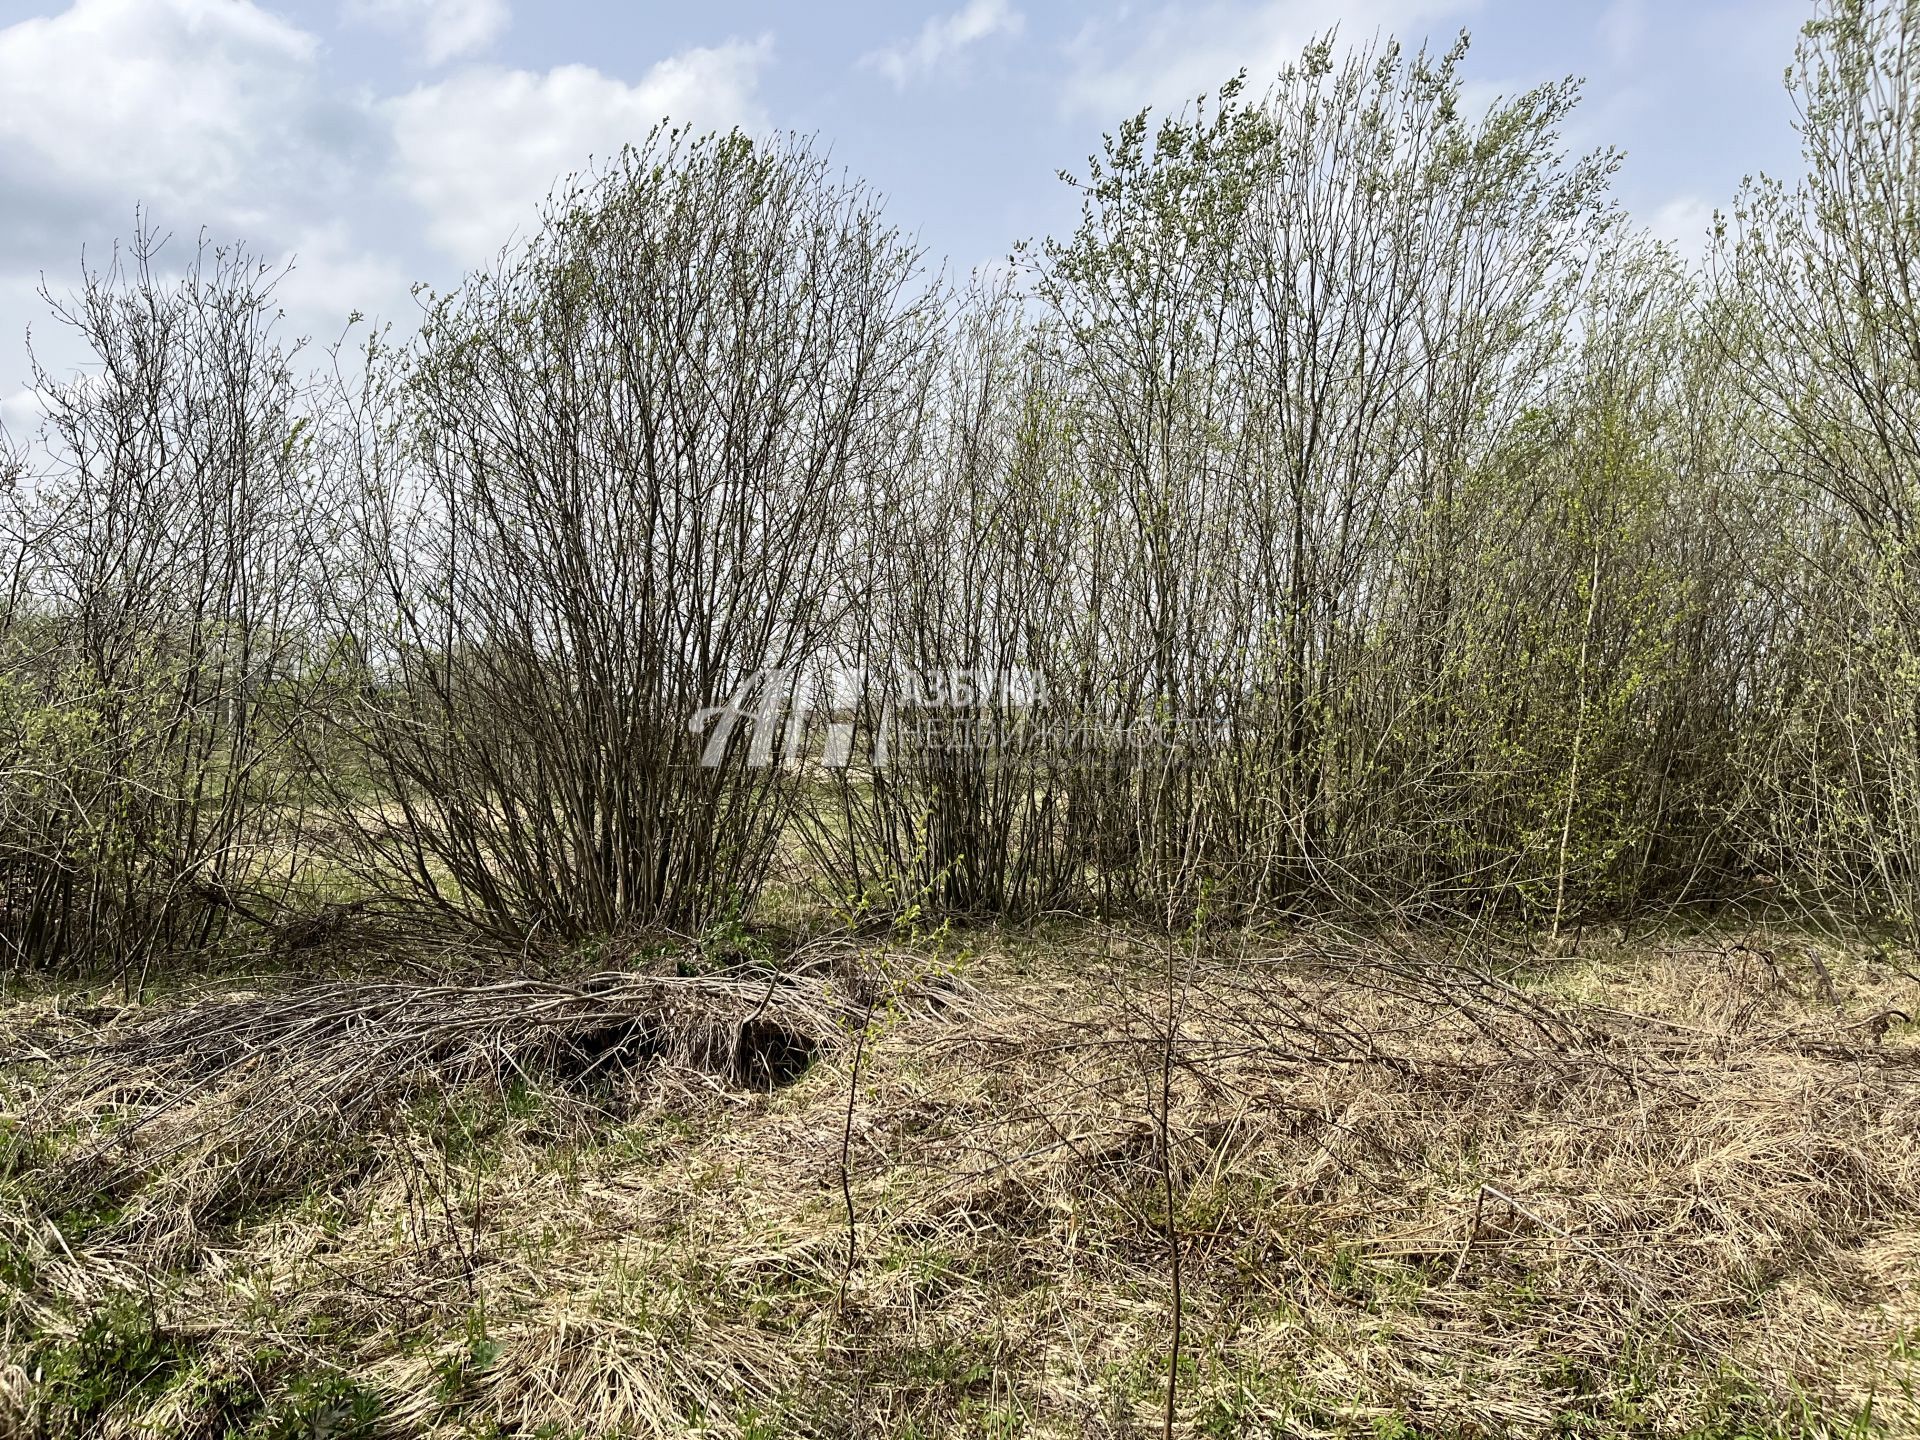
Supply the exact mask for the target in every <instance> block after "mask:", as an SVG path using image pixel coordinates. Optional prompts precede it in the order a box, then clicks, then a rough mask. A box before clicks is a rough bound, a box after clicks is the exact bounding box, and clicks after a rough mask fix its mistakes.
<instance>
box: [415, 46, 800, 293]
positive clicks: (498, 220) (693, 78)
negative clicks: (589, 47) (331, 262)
mask: <svg viewBox="0 0 1920 1440" xmlns="http://www.w3.org/2000/svg"><path fill="white" fill-rule="evenodd" d="M772 57H773V42H772V39H771V37H768V36H762V37H761V38H760V39H758V40H755V41H742V40H729V41H728V42H726V43H725V44H723V45H717V46H714V47H712V48H707V49H694V50H686V51H683V52H682V53H680V54H678V55H674V56H671V57H669V58H668V59H666V60H662V61H661V62H660V63H659V64H657V65H655V66H654V67H653V68H652V69H651V70H649V71H648V72H647V73H646V74H645V75H644V76H642V77H641V79H640V81H639V83H638V84H634V85H628V84H626V83H625V82H624V81H621V80H617V79H614V78H613V77H611V76H608V75H603V74H601V73H600V72H599V71H598V70H595V69H593V68H591V67H590V66H586V65H563V66H561V67H559V68H558V69H554V70H548V71H545V72H541V73H535V72H533V71H528V70H502V69H498V68H495V67H491V66H486V67H477V68H474V69H470V70H464V71H461V72H460V73H458V74H456V75H453V76H450V77H449V78H447V79H446V80H444V81H442V82H440V83H439V84H435V85H426V86H422V87H420V88H419V89H416V90H414V91H412V92H410V93H409V94H406V95H403V96H400V97H399V98H398V99H395V100H391V101H388V102H387V103H386V106H385V109H386V111H387V113H388V115H389V117H390V119H391V121H392V124H393V136H394V142H395V146H396V152H397V162H398V167H399V170H398V180H399V183H400V185H401V187H402V188H403V189H404V190H405V191H406V192H407V193H408V194H409V195H411V196H412V198H413V199H414V201H415V202H416V203H417V204H418V205H419V206H420V207H421V208H422V209H423V210H424V211H425V212H426V215H427V230H428V235H429V236H430V238H431V239H432V240H433V241H434V243H435V244H437V245H438V246H440V248H441V249H443V250H444V251H446V252H447V254H449V255H450V256H452V257H453V258H454V259H456V260H460V261H462V262H465V263H473V262H475V261H479V260H482V259H485V258H486V257H488V256H490V255H492V254H494V253H495V252H496V251H498V250H499V248H500V247H501V246H502V245H504V244H506V243H507V242H508V240H509V239H510V238H512V236H513V235H514V234H515V233H516V232H518V233H524V232H525V230H526V228H527V226H528V223H529V222H530V221H531V220H532V219H533V218H534V216H535V214H536V212H537V207H538V204H539V202H540V201H541V200H542V199H544V198H545V197H546V195H547V194H548V192H549V191H550V190H551V189H552V187H553V184H554V182H555V181H556V180H558V179H560V178H561V177H562V176H564V175H567V174H569V173H571V172H573V171H575V170H578V169H579V168H581V167H582V166H584V165H585V164H586V163H587V162H588V159H589V157H590V156H597V157H599V158H602V159H604V158H608V157H610V156H612V155H613V154H615V153H617V152H618V150H619V149H620V147H621V146H622V145H625V144H628V143H633V142H638V141H640V140H643V139H645V138H646V135H647V132H648V131H649V130H651V129H652V128H653V126H654V125H656V124H657V123H659V122H660V121H661V120H663V119H668V118H671V119H672V120H673V121H674V122H675V123H677V124H678V123H685V124H691V125H693V126H694V127H695V128H699V129H725V128H729V127H732V126H736V125H737V126H740V127H742V128H744V129H758V128H763V127H764V125H765V120H764V117H763V115H762V113H761V110H760V106H759V102H758V100H757V98H756V95H755V89H756V87H757V85H758V83H759V78H760V72H761V70H762V69H763V68H764V67H765V66H766V65H767V64H768V63H769V62H770V61H771V60H772Z"/></svg>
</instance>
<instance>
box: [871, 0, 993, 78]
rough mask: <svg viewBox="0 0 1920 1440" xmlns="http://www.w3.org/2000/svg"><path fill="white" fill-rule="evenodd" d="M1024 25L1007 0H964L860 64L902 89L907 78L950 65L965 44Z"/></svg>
mask: <svg viewBox="0 0 1920 1440" xmlns="http://www.w3.org/2000/svg"><path fill="white" fill-rule="evenodd" d="M1025 28H1026V17H1025V16H1024V15H1022V14H1021V13H1020V12H1019V11H1018V10H1015V9H1014V8H1013V7H1012V6H1011V5H1009V4H1008V3H1007V0H967V4H966V5H965V6H964V7H963V8H962V9H959V10H956V11H954V12H953V14H951V15H943V16H937V17H935V18H934V19H931V20H929V21H927V23H926V24H925V25H922V26H921V27H920V33H919V34H918V35H917V36H915V37H914V38H913V39H912V40H908V41H902V42H901V43H900V44H897V45H890V46H888V47H887V48H885V49H883V50H876V51H874V52H873V53H872V54H870V55H865V56H862V57H861V61H860V63H861V64H862V65H865V66H866V67H868V68H869V69H872V70H878V71H879V72H880V73H881V74H882V75H885V76H886V77H887V78H888V79H889V80H891V81H893V83H894V86H895V88H897V89H901V90H904V89H906V87H907V83H908V82H909V81H910V80H913V79H914V78H916V77H918V76H922V75H931V74H933V73H934V72H935V71H937V70H940V69H942V68H943V67H946V66H948V65H951V64H952V63H953V62H954V61H955V60H956V59H957V58H958V57H959V55H960V53H961V52H962V51H964V50H966V49H967V48H968V47H969V46H972V45H977V44H979V43H980V42H981V41H982V40H987V39H991V38H992V37H993V36H995V35H1018V34H1019V33H1020V32H1021V31H1022V30H1023V29H1025Z"/></svg>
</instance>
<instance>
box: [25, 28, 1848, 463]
mask: <svg viewBox="0 0 1920 1440" xmlns="http://www.w3.org/2000/svg"><path fill="white" fill-rule="evenodd" d="M1809 3H1810V0H1591V3H1587V0H1553V3H1542V0H1148V3H1121V0H932V3H927V0H886V3H882V0H854V3H818V0H816V3H813V4H804V5H803V4H799V3H794V0H785V3H781V0H708V3H705V4H698V5H688V4H684V3H671V4H670V3H665V0H628V3H589V0H70V3H65V4H61V3H35V0H0V417H6V418H9V419H11V420H13V422H14V423H15V425H16V427H17V426H18V424H19V422H20V420H21V419H23V418H24V417H26V416H27V415H28V414H29V413H30V410H31V399H30V396H29V395H28V393H27V390H26V380H27V374H28V366H27V359H26V348H25V345H24V343H23V336H24V332H25V330H26V328H27V326H28V324H29V323H30V322H34V321H35V319H36V316H37V315H39V314H40V313H41V308H40V306H39V302H38V301H37V300H36V299H35V297H34V290H35V287H36V286H37V285H38V284H40V283H41V281H42V277H44V278H45V280H46V281H47V282H48V283H50V284H52V285H53V286H54V287H55V288H56V289H63V288H65V287H67V286H69V285H70V284H71V283H72V281H73V279H74V277H75V275H76V274H77V272H78V268H79V261H80V255H81V251H82V248H83V247H85V248H86V249H87V251H88V253H89V254H95V255H97V254H99V253H100V252H101V251H103V250H104V249H105V248H106V247H108V246H110V245H111V243H112V241H113V239H114V237H116V236H118V235H124V234H126V233H127V232H128V231H129V230H130V229H131V228H132V225H133V220H134V214H135V209H136V206H143V207H145V208H146V210H147V211H148V213H149V214H150V215H151V216H152V217H153V218H154V220H155V221H156V223H158V224H159V225H160V226H162V227H163V228H166V229H170V230H172V231H173V232H174V233H175V235H176V236H177V237H178V238H177V239H176V241H175V246H176V248H184V243H185V242H186V241H188V240H190V239H191V238H192V236H193V235H194V234H195V233H196V232H197V231H199V230H200V229H202V228H203V227H204V228H205V229H207V230H208V231H210V232H211V234H212V235H213V236H215V237H216V238H222V239H226V238H241V239H244V240H246V241H247V242H248V243H249V244H250V245H251V246H253V247H254V248H255V249H256V250H257V251H259V252H261V253H263V254H265V255H268V256H272V257H294V259H295V269H294V270H293V272H292V274H291V275H290V276H289V278H288V280H287V281H286V283H285V285H284V287H283V290H282V296H283V299H284V302H285V304H286V306H287V310H288V314H289V323H290V324H291V325H293V326H295V327H297V328H298V329H299V330H300V331H302V332H304V333H309V334H312V335H314V336H316V337H320V338H323V339H325V338H331V337H332V336H333V335H334V334H336V333H337V332H338V330H339V328H340V326H341V324H342V323H343V321H344V319H345V317H346V315H347V313H348V312H349V311H350V310H353V309H356V308H357V309H361V310H365V311H370V312H375V313H380V314H384V315H388V316H392V317H395V318H398V319H400V320H402V322H403V323H404V321H405V318H406V317H407V316H409V315H411V314H413V313H414V308H413V301H412V300H411V299H410V297H409V286H410V284H411V282H413V281H416V280H424V281H427V282H429V283H433V284H441V285H444V284H446V283H447V282H449V281H450V280H452V279H453V278H455V277H457V276H458V275H459V273H460V272H461V270H462V268H463V267H465V266H467V265H469V264H472V263H474V262H475V261H478V260H481V259H484V258H485V257H486V256H488V255H489V254H490V253H492V252H494V251H496V250H497V249H498V248H499V247H500V245H501V244H502V243H503V242H504V241H506V240H507V239H508V238H509V237H510V236H511V235H512V234H513V233H514V232H515V230H516V229H517V228H519V229H523V228H524V227H525V225H526V223H527V221H528V219H529V217H530V216H531V215H532V214H533V211H534V208H535V204H536V202H537V200H538V198H539V197H540V196H541V195H542V194H544V193H545V191H546V190H547V189H548V188H549V186H550V185H551V184H552V182H553V181H554V180H555V179H556V177H558V176H560V175H562V174H563V173H565V172H566V171H568V170H570V169H572V168H575V167H578V166H580V165H582V164H584V163H585V162H587V160H588V159H589V157H590V156H595V155H600V156H604V155H606V154H608V153H610V152H612V151H614V150H617V149H618V147H619V146H620V145H621V144H622V143H623V142H625V141H630V140H638V139H640V138H641V137H643V136H644V135H645V134H646V132H647V130H648V129H649V128H650V127H651V126H652V124H653V123H654V122H655V121H656V120H658V119H659V118H661V117H662V116H672V117H673V118H674V119H676V120H684V121H690V122H693V123H695V124H697V125H700V126H725V125H731V124H739V125H743V126H745V127H747V128H748V129H750V130H754V131H767V130H774V129H778V130H797V131H801V132H804V133H808V134H812V135H816V136H818V137H819V138H820V140H821V141H822V142H823V143H825V144H826V145H828V146H829V147H830V148H831V151H832V154H833V156H834V158H835V159H836V160H837V161H838V162H840V163H842V164H844V165H845V166H846V167H847V168H848V169H849V170H851V171H853V172H854V173H856V174H858V175H861V176H863V177H864V178H866V179H867V180H869V181H870V182H872V183H873V184H874V185H875V186H876V187H877V188H879V189H880V190H881V191H882V192H883V193H885V195H886V196H887V197H888V204H889V209H890V212H891V214H892V215H893V217H894V218H895V219H896V220H897V221H898V222H900V223H901V224H903V225H904V226H905V227H906V228H908V229H909V230H912V231H915V232H917V233H918V235H919V237H920V239H921V241H922V242H923V243H924V244H925V245H926V246H927V248H928V249H929V251H931V252H932V253H933V254H935V255H936V256H940V257H946V258H948V259H950V260H951V261H952V262H953V264H954V266H955V267H956V268H957V269H959V270H962V271H964V270H966V269H968V268H971V267H972V266H975V265H979V264H983V263H989V262H992V261H993V260H995V259H996V258H997V257H1000V256H1003V255H1004V254H1005V253H1006V251H1007V249H1008V247H1009V246H1010V244H1011V243H1012V242H1013V241H1015V240H1016V239H1019V238H1021V237H1024V236H1032V235H1037V234H1043V233H1046V232H1047V231H1049V230H1057V229H1059V228H1061V227H1062V226H1064V224H1066V223H1067V222H1068V220H1069V219H1070V218H1071V215H1072V211H1073V207H1072V204H1071V201H1070V197H1069V196H1068V194H1067V193H1066V191H1065V190H1064V188H1063V187H1062V186H1061V184H1060V183H1059V181H1058V180H1057V179H1055V178H1054V176H1055V172H1056V171H1057V170H1059V169H1060V168H1062V167H1068V168H1077V167H1078V165H1079V163H1080V161H1081V160H1082V159H1083V158H1084V157H1085V156H1086V154H1087V153H1088V152H1089V151H1090V150H1092V149H1094V148H1096V147H1097V145H1098V142H1099V137H1100V135H1101V133H1102V131H1103V130H1106V129H1110V128H1112V126H1113V125H1114V124H1115V123H1116V122H1117V121H1118V120H1119V119H1120V118H1121V117H1123V116H1125V115H1126V114H1128V113H1130V112H1132V111H1134V110H1137V109H1138V108H1140V107H1141V106H1144V105H1154V106H1161V107H1164V106H1167V105H1178V104H1179V103H1180V102H1181V101H1182V100H1183V99H1185V98H1187V97H1190V96H1192V95H1194V94H1196V93H1198V92H1200V91H1202V90H1211V89H1212V88H1214V87H1215V86H1217V85H1218V83H1219V82H1220V81H1221V80H1223V79H1225V78H1226V77H1227V76H1229V75H1231V74H1232V73H1233V72H1234V71H1235V70H1237V69H1239V68H1240V67H1242V66H1245V67H1247V68H1248V69H1249V70H1250V71H1251V72H1252V74H1253V77H1254V79H1255V81H1256V88H1257V82H1258V81H1259V80H1260V79H1261V78H1262V77H1263V76H1270V75H1271V74H1273V73H1274V72H1276V71H1277V70H1278V69H1279V68H1280V66H1281V65H1282V63H1283V62H1284V61H1285V60H1286V59H1287V58H1288V57H1289V56H1291V55H1294V54H1296V53H1297V52H1298V50H1299V48H1300V47H1301V45H1302V44H1303V43H1304V42H1305V41H1306V40H1307V39H1308V38H1309V37H1310V36H1312V35H1313V34H1315V33H1316V32H1318V31H1321V30H1323V29H1325V28H1327V27H1328V26H1329V25H1331V24H1333V23H1334V22H1336V21H1337V22H1339V24H1340V26H1341V34H1342V36H1343V37H1344V38H1347V39H1365V38H1368V37H1371V36H1372V35H1374V34H1376V33H1390V34H1396V35H1399V36H1400V37H1402V38H1403V39H1407V40H1409V41H1417V40H1418V39H1420V38H1423V37H1432V38H1433V40H1434V41H1435V42H1436V43H1437V44H1440V45H1444V44H1445V43H1446V42H1447V41H1448V40H1450V39H1451V38H1452V36H1453V35H1454V34H1455V33H1456V32H1457V31H1459V30H1460V29H1462V28H1466V29H1468V30H1470V31H1471V32H1472V34H1473V37H1474V46H1473V52H1472V56H1471V59H1470V61H1469V75H1470V78H1471V82H1472V84H1473V85H1474V87H1475V90H1476V92H1479V93H1489V94H1490V93H1496V92H1507V93H1510V92H1512V91H1515V90H1518V89H1521V88H1524V87H1526V86H1528V85H1530V84H1533V83H1536V82H1538V81H1541V80H1545V79H1550V78H1554V77H1557V76H1561V75H1566V74H1574V75H1579V76H1583V77H1584V78H1585V80H1586V84H1587V88H1586V99H1585V102H1584V104H1583V106H1582V113H1581V116H1580V119H1579V122H1578V125H1577V127H1576V131H1575V133H1573V134H1572V135H1571V136H1570V137H1569V139H1570V140H1571V141H1572V142H1573V143H1574V144H1576V145H1578V146H1580V147H1583V148H1584V147H1590V146H1596V145H1600V144H1613V145H1617V146H1619V147H1621V148H1623V149H1624V150H1625V151H1626V152H1627V160H1626V164H1625V168H1624V170H1623V172H1622V175H1621V178H1620V182H1619V194H1620V197H1621V199H1622V201H1623V202H1624V203H1625V204H1626V205H1627V206H1628V207H1629V208H1630V209H1631V210H1632V211H1633V213H1634V214H1635V215H1637V216H1639V217H1641V218H1642V219H1644V220H1645V221H1646V223H1648V224H1649V225H1651V226H1653V227H1654V228H1655V229H1656V230H1658V231H1660V232H1661V233H1663V234H1667V235H1671V236H1673V237H1675V238H1677V239H1680V240H1682V241H1684V242H1685V243H1686V244H1687V245H1688V248H1689V249H1690V250H1692V249H1695V248H1697V243H1698V240H1699V237H1700V236H1701V234H1702V233H1703V232H1704V229H1705V226H1706V225H1707V223H1708V218H1709V216H1710V214H1711V211H1712V209H1713V207H1714V206H1715V205H1719V204H1724V203H1725V202H1726V201H1727V200H1728V199H1729V198H1730V196H1731V195H1732V194H1733V192H1734V190H1735V189H1736V188H1737V186H1738V185H1739V183H1740V180H1741V177H1742V176H1743V175H1745V174H1748V173H1751V172H1754V171H1761V170H1764V171H1766V172H1768V173H1773V174H1791V173H1792V172H1793V171H1794V170H1795V168H1796V164H1797V145H1796V141H1795V138H1794V135H1793V132H1792V128H1791V120H1792V111H1791V108H1790V106H1789V105H1788V103H1787V101H1786V98H1785V95H1784V92H1783V91H1782V88H1781V74H1782V71H1783V70H1784V68H1785V66H1786V63H1787V61H1788V59H1789V58H1790V56H1791V53H1792V47H1793V40H1794V35H1795V32H1796V31H1797V29H1798V27H1799V26H1800V24H1801V23H1802V21H1803V20H1804V19H1805V18H1806V16H1807V14H1808V13H1809ZM34 338H35V342H36V344H37V345H38V346H39V347H40V348H41V350H42V352H43V355H44V356H45V357H46V358H48V359H50V360H51V361H52V362H53V363H54V364H56V365H63V364H65V363H69V362H70V359H71V358H72V357H71V356H70V355H69V354H68V353H67V352H66V351H65V350H63V349H62V347H61V339H60V337H59V336H58V334H57V333H53V332H51V331H49V329H48V327H47V326H46V324H45V323H44V322H40V323H35V325H34Z"/></svg>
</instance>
